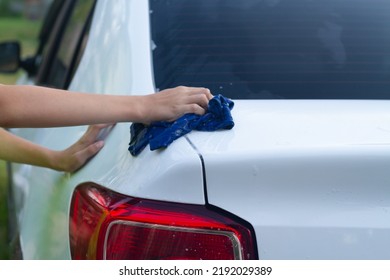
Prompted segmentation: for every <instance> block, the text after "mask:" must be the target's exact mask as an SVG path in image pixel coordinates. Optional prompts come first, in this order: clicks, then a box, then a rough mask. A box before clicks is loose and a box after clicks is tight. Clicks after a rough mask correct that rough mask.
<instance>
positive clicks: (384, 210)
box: [189, 100, 390, 259]
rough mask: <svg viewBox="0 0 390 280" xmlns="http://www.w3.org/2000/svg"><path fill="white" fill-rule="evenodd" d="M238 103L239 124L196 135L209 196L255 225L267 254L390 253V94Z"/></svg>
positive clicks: (350, 255)
mask: <svg viewBox="0 0 390 280" xmlns="http://www.w3.org/2000/svg"><path fill="white" fill-rule="evenodd" d="M233 112H234V113H233V115H234V119H235V122H236V126H235V127H234V129H233V130H231V131H226V132H218V133H216V134H207V135H201V133H194V134H191V135H190V136H189V139H190V140H191V142H192V143H193V144H194V145H195V146H196V148H197V150H198V151H199V153H200V154H202V157H203V159H204V163H205V169H206V182H207V197H208V202H209V203H210V204H212V205H215V206H218V207H220V208H222V209H225V210H227V211H229V212H231V213H235V214H236V215H238V216H240V217H241V218H243V219H245V220H247V221H249V222H250V223H251V224H252V225H253V227H254V228H255V231H256V236H257V241H258V249H259V255H260V258H262V259H338V258H340V259H361V258H364V259H388V258H389V257H390V253H389V251H388V250H387V247H386V246H384V244H389V243H390V200H389V196H388V191H389V185H390V176H389V175H388V174H389V173H388V170H389V167H390V165H389V158H390V102H388V101H372V102H371V101H368V102H367V101H357V100H356V101H324V100H320V101H308V100H301V101H254V100H251V101H236V105H235V108H234V109H233ZM222 188H223V191H222Z"/></svg>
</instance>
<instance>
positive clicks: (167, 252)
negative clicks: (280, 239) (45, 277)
mask: <svg viewBox="0 0 390 280" xmlns="http://www.w3.org/2000/svg"><path fill="white" fill-rule="evenodd" d="M70 248H71V255H72V258H73V259H132V260H137V259H138V260H151V259H154V260H161V259H193V260H194V259H207V260H213V259H217V260H218V259H219V260H230V259H254V258H256V255H255V249H254V242H253V235H252V233H251V230H250V229H248V228H247V227H245V226H244V225H242V224H241V223H239V222H236V221H234V220H233V219H232V218H229V217H227V216H225V215H221V214H219V213H217V212H214V211H210V210H209V209H207V208H206V207H204V206H199V205H189V204H180V203H168V202H161V201H153V200H146V199H138V198H133V197H128V196H124V195H122V194H119V193H116V192H112V191H110V190H107V189H105V188H103V187H100V186H97V185H95V184H92V183H91V184H84V185H81V186H79V187H77V188H76V189H75V192H74V194H73V198H72V204H71V210H70Z"/></svg>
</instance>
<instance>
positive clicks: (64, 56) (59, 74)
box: [46, 0, 95, 88]
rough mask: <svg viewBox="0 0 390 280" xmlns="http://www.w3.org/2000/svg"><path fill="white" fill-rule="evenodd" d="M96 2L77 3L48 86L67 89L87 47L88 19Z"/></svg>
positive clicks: (53, 64)
mask: <svg viewBox="0 0 390 280" xmlns="http://www.w3.org/2000/svg"><path fill="white" fill-rule="evenodd" d="M94 2H95V0H79V1H76V3H75V6H74V9H73V11H72V14H71V16H70V18H69V20H68V22H67V25H66V27H65V30H64V33H63V36H62V38H61V41H60V43H59V47H58V50H57V52H56V55H55V57H54V60H53V63H52V65H51V68H50V71H49V75H48V78H47V80H46V84H47V85H50V86H53V87H57V88H66V87H67V85H68V82H69V74H73V73H74V68H76V67H77V63H78V62H79V60H80V55H79V54H80V48H83V47H85V42H86V41H85V40H86V38H87V36H88V30H89V24H88V19H89V16H90V13H91V10H92V8H93V7H94ZM81 51H82V50H81Z"/></svg>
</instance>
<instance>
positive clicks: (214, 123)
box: [129, 94, 234, 156]
mask: <svg viewBox="0 0 390 280" xmlns="http://www.w3.org/2000/svg"><path fill="white" fill-rule="evenodd" d="M233 106H234V103H233V101H231V100H230V99H228V98H226V97H224V96H222V95H220V94H219V95H216V96H214V98H213V99H211V100H210V101H209V104H208V108H207V111H206V113H205V114H204V115H196V114H186V115H184V116H182V117H181V118H179V119H177V120H176V121H174V122H153V123H151V124H150V125H149V126H146V125H144V124H141V123H133V124H132V125H131V127H130V134H131V139H130V144H129V151H130V153H131V154H132V155H133V156H137V155H138V154H139V153H141V152H142V150H143V149H144V148H145V147H146V146H147V145H148V144H149V146H150V150H151V151H153V150H157V149H160V148H166V147H168V146H169V145H170V144H171V143H172V142H173V141H175V140H176V139H178V138H179V137H181V136H183V135H186V134H187V133H189V132H191V131H192V130H199V131H216V130H220V129H232V128H233V126H234V121H233V118H232V115H231V113H230V111H231V110H232V109H233Z"/></svg>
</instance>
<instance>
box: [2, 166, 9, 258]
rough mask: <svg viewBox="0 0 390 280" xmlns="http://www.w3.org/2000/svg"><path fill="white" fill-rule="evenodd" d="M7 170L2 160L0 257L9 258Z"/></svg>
mask: <svg viewBox="0 0 390 280" xmlns="http://www.w3.org/2000/svg"><path fill="white" fill-rule="evenodd" d="M7 218H8V212H7V172H6V164H5V162H4V161H0V259H1V260H4V259H8V258H9V249H8V236H7V225H8V223H7Z"/></svg>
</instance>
